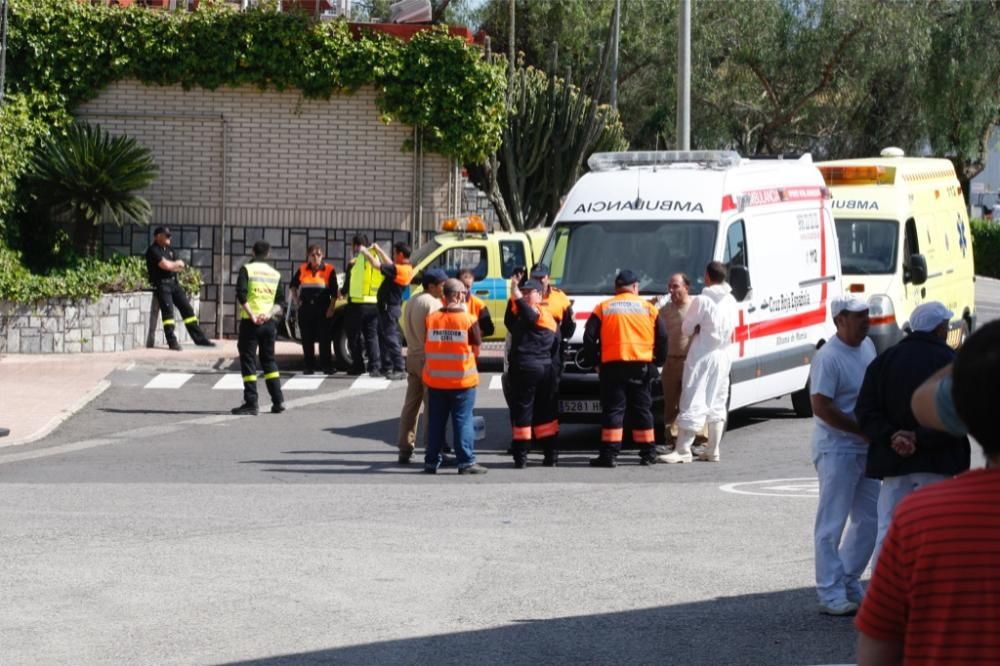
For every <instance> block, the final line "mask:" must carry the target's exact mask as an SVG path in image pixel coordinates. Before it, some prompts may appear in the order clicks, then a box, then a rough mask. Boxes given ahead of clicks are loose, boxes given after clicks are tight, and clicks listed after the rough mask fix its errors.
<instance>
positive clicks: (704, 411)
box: [659, 261, 739, 463]
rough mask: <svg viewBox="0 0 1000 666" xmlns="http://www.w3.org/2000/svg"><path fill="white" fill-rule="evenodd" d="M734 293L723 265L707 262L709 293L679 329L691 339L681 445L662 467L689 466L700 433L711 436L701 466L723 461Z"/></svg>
mask: <svg viewBox="0 0 1000 666" xmlns="http://www.w3.org/2000/svg"><path fill="white" fill-rule="evenodd" d="M731 292H732V288H731V287H730V286H729V284H728V283H727V282H726V266H725V264H723V263H722V262H720V261H711V262H709V263H708V265H707V266H706V267H705V288H704V289H702V290H701V293H700V294H699V295H698V296H696V297H695V298H694V299H692V301H691V305H690V306H689V307H688V311H687V312H686V313H685V315H684V320H683V322H682V323H681V333H682V334H684V335H687V336H689V337H690V338H691V346H690V347H689V349H688V354H687V358H685V360H684V373H683V377H682V386H681V397H680V402H679V404H678V411H679V413H678V415H677V440H676V446H675V447H674V450H673V451H672V452H671V453H667V454H664V455H662V456H660V457H659V461H660V462H665V463H689V462H691V461H692V460H693V459H694V456H693V455H692V453H691V446H692V445H693V444H694V440H695V437H696V436H697V434H698V431H700V430H701V429H702V428H705V429H706V430H707V432H708V442H707V443H706V444H705V450H704V451H703V452H702V453H701V454H700V455H699V456H698V460H704V461H706V462H719V460H720V452H719V446H720V444H721V442H722V434H723V433H724V432H725V430H726V419H727V418H728V416H729V414H728V409H727V407H726V403H727V401H728V400H729V370H730V368H731V366H732V361H731V360H730V358H729V345H730V344H731V343H732V340H733V331H735V330H736V325H737V323H738V319H739V309H738V306H737V305H736V299H735V298H733V295H732V293H731Z"/></svg>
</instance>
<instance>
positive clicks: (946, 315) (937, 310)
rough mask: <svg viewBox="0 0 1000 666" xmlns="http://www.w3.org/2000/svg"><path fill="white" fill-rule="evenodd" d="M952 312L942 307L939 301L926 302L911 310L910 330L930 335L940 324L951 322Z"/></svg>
mask: <svg viewBox="0 0 1000 666" xmlns="http://www.w3.org/2000/svg"><path fill="white" fill-rule="evenodd" d="M954 315H955V313H954V312H952V311H951V310H949V309H948V308H946V307H945V306H944V303H941V302H940V301H928V302H926V303H921V304H920V305H918V306H917V307H915V308H913V312H911V313H910V329H912V330H914V331H921V332H923V333H930V332H931V331H933V330H934V329H935V328H937V327H938V326H940V325H941V324H942V322H946V321H951V318H952V317H953V316H954Z"/></svg>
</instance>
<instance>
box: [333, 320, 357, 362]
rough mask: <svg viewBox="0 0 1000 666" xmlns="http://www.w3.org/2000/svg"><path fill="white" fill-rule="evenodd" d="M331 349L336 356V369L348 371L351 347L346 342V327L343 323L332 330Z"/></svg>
mask: <svg viewBox="0 0 1000 666" xmlns="http://www.w3.org/2000/svg"><path fill="white" fill-rule="evenodd" d="M333 347H334V352H335V353H336V356H337V369H338V370H344V371H346V370H350V369H351V362H352V361H353V357H352V356H351V345H350V344H348V341H347V327H346V326H344V325H343V323H341V324H340V325H338V326H337V327H335V328H334V329H333Z"/></svg>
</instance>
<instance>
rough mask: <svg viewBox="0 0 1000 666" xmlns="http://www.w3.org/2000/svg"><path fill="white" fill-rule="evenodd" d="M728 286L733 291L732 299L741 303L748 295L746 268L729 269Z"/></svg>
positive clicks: (748, 276) (748, 277)
mask: <svg viewBox="0 0 1000 666" xmlns="http://www.w3.org/2000/svg"><path fill="white" fill-rule="evenodd" d="M729 286H730V287H732V289H733V298H735V299H736V300H737V301H742V300H743V299H744V298H746V297H747V294H749V293H750V269H748V268H747V267H746V266H730V267H729Z"/></svg>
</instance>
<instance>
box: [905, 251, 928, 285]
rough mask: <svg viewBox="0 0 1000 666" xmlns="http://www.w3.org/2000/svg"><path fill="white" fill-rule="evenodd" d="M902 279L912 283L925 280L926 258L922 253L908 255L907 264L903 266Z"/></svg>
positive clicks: (916, 283)
mask: <svg viewBox="0 0 1000 666" xmlns="http://www.w3.org/2000/svg"><path fill="white" fill-rule="evenodd" d="M903 281H904V282H909V283H910V284H913V285H921V284H923V283H925V282H927V259H926V258H925V257H924V255H922V254H911V255H910V263H909V265H907V266H906V267H904V268H903Z"/></svg>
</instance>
